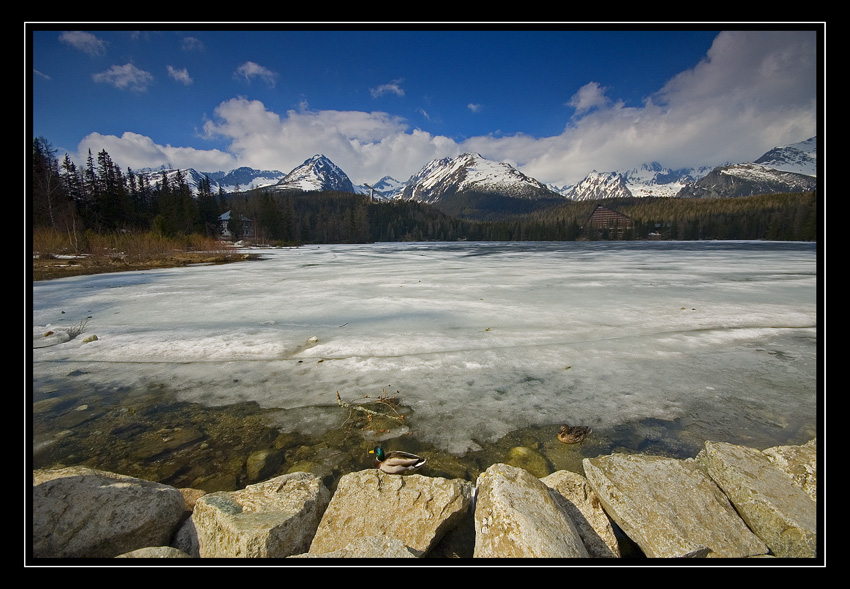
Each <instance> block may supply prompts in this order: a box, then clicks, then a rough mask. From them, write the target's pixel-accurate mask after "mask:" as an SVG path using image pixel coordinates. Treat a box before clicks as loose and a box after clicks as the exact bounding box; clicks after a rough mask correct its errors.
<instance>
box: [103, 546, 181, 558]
mask: <svg viewBox="0 0 850 589" xmlns="http://www.w3.org/2000/svg"><path fill="white" fill-rule="evenodd" d="M115 558H189V555H188V554H186V553H185V552H183V551H182V550H178V549H176V548H172V547H171V546H149V547H148V548H139V549H138V550H133V551H132V552H126V553H124V554H119V555H118V556H116V557H115Z"/></svg>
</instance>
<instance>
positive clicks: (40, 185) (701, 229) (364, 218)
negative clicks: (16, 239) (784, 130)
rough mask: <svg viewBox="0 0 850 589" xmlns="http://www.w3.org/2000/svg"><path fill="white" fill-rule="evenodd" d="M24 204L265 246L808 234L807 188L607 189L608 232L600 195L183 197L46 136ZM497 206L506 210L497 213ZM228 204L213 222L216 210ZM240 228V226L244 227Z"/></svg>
mask: <svg viewBox="0 0 850 589" xmlns="http://www.w3.org/2000/svg"><path fill="white" fill-rule="evenodd" d="M28 195H29V197H30V199H31V202H30V203H29V204H30V205H31V206H30V210H31V214H32V223H33V227H34V228H38V227H49V228H52V229H54V230H56V231H58V232H61V233H63V234H66V235H68V240H69V244H70V245H73V244H76V243H78V242H80V241H81V236H82V235H84V234H85V233H86V232H94V233H97V234H103V233H110V232H119V231H120V232H133V231H135V232H148V231H150V232H154V233H157V234H161V235H164V236H175V235H190V234H199V235H203V236H206V237H212V238H218V237H220V236H221V235H222V233H227V234H229V236H230V238H231V239H234V240H235V239H240V238H247V237H250V238H251V239H253V240H254V241H257V242H260V243H269V244H298V243H369V242H381V241H455V240H470V241H519V240H521V241H569V240H579V239H591V240H592V239H674V240H695V239H769V240H786V241H788V240H794V241H814V240H816V239H817V231H818V222H817V210H818V207H817V198H816V193H795V194H772V195H761V196H752V197H738V198H726V199H674V198H632V199H606V200H605V201H604V205H605V207H607V208H609V209H613V210H616V211H618V212H620V213H622V214H624V215H626V216H628V217H629V218H630V219H631V222H630V223H629V226H628V227H627V228H626V229H625V230H622V228H619V229H620V230H619V231H613V230H608V229H607V228H598V227H591V226H589V225H588V224H587V220H588V218H589V217H590V215H591V213H593V211H594V209H595V208H596V206H597V205H598V204H600V203H599V201H584V202H574V201H558V200H546V201H517V199H510V198H507V197H504V196H500V195H486V194H471V193H467V194H459V195H455V196H454V197H453V198H451V199H447V200H446V201H444V202H443V203H442V204H441V205H438V206H440V208H438V207H437V206H431V205H427V204H423V203H418V202H413V201H377V202H372V201H370V199H369V197H367V196H363V195H356V194H351V193H341V192H319V193H300V192H290V193H277V192H275V193H272V192H270V191H268V190H263V189H251V190H247V191H242V192H239V193H236V194H226V193H222V192H221V191H219V192H218V193H213V192H212V191H211V189H210V182H209V179H208V178H205V179H204V180H203V181H202V182H201V183H200V185H199V187H198V192H197V194H195V195H193V194H192V191H191V190H190V188H189V186H188V185H187V183H186V181H185V179H184V178H182V177H181V175H180V173H179V171H178V172H177V173H176V175H175V177H174V179H173V180H169V178H168V177H167V176H166V175H165V173H164V172H163V175H162V177H161V180H160V182H158V183H156V185H154V186H151V184H150V183H149V182H148V181H147V180H146V178H145V177H144V176H142V175H138V174H135V173H134V172H133V171H132V170H130V169H127V170H126V171H122V170H121V169H120V168H119V167H118V166H117V165H116V164H115V163H114V162H113V161H112V159H111V158H110V156H109V154H108V153H106V151H105V150H104V151H101V152H100V153H98V154H97V155H96V156H92V154H91V153H89V157H88V161H87V162H86V165H85V167H84V169H82V170H79V169H77V167H76V166H75V164H74V163H73V162H72V161H71V160H70V158H69V157H68V156H67V155H65V157H64V159H63V160H62V161H59V160H58V158H57V157H56V154H55V151H54V150H53V149H52V147H51V146H50V144H49V143H48V142H47V141H46V140H44V139H42V138H38V139H35V140H34V141H33V149H32V184H31V190H30V191H29V194H28ZM506 211H507V212H506ZM226 212H229V217H230V220H229V221H228V222H227V223H226V224H225V225H223V224H222V222H221V221H220V216H221V215H222V214H223V213H226ZM247 231H250V235H249V234H247V233H246V232H247Z"/></svg>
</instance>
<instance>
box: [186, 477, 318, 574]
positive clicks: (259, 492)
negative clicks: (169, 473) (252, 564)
mask: <svg viewBox="0 0 850 589" xmlns="http://www.w3.org/2000/svg"><path fill="white" fill-rule="evenodd" d="M329 500H330V491H328V489H327V487H325V485H324V484H323V483H322V481H321V480H320V479H319V478H318V477H316V476H315V475H312V474H309V473H305V472H296V473H292V474H286V475H282V476H279V477H276V478H273V479H270V480H268V481H265V482H262V483H257V484H255V485H248V486H247V487H245V488H244V489H241V490H239V491H232V492H227V491H218V492H215V493H209V494H207V495H204V496H203V497H201V498H200V499H198V501H197V502H196V503H195V509H194V511H193V512H192V517H191V518H190V520H189V521H187V523H186V524H185V525H184V529H183V530H181V533H183V532H184V530H189V531H194V535H195V540H196V546H197V555H198V556H200V557H201V558H231V557H233V558H236V557H241V558H246V557H268V558H280V557H285V556H290V555H293V554H300V553H302V552H306V551H307V549H308V548H309V546H310V541H311V540H312V538H313V534H314V533H315V531H316V528H317V527H318V525H319V521H320V520H321V518H322V514H323V513H324V511H325V509H326V507H327V505H328V501H329ZM186 545H191V548H190V549H189V550H190V552H192V553H194V551H195V542H193V541H188V540H186V539H185V538H183V539H182V540H181V544H180V547H181V548H182V547H183V546H186ZM183 549H184V550H185V549H186V548H183ZM193 555H194V554H193Z"/></svg>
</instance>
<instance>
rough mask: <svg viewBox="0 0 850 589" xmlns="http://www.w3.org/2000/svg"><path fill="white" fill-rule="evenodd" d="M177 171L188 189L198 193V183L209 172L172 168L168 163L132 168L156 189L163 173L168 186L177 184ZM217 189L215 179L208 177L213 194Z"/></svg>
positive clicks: (160, 182)
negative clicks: (156, 166)
mask: <svg viewBox="0 0 850 589" xmlns="http://www.w3.org/2000/svg"><path fill="white" fill-rule="evenodd" d="M178 172H179V174H180V176H182V181H183V183H185V184H186V186H188V187H189V190H190V191H191V193H192V194H198V185H199V184H200V182H201V180H203V178H204V176H209V174H204V173H203V172H198V171H197V170H195V169H194V168H180V169H178V168H172V167H171V166H170V165H165V166H161V167H159V168H142V169H140V170H133V173H134V174H135V175H136V176H144V177H145V179H146V180H147V183H148V184H149V185H150V187H151V188H153V189H157V188H158V187H159V186H161V185H162V177H163V175H165V177H166V180H167V182H168V184H169V186H172V187H174V186H177V184H178V182H179V181H180V180H179V179H178ZM218 189H219V184H218V182H216V181H215V180H213V179H212V177H210V190H211V191H212V193H213V194H217V193H218Z"/></svg>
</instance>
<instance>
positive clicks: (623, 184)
mask: <svg viewBox="0 0 850 589" xmlns="http://www.w3.org/2000/svg"><path fill="white" fill-rule="evenodd" d="M139 173H140V174H144V175H146V176H147V177H148V179H149V181H150V183H151V185H153V186H156V185H158V184H159V183H160V182H161V180H162V177H163V175H165V176H166V177H167V178H168V180H169V182H175V181H176V175H177V170H175V169H173V168H171V167H169V166H163V167H161V168H158V169H146V170H142V171H140V172H139ZM180 173H181V175H182V177H183V180H184V181H185V182H186V184H187V185H188V186H189V188H190V190H192V192H193V193H197V187H198V183H199V181H200V180H201V179H203V177H204V176H206V177H207V178H209V179H210V184H211V189H212V191H213V193H216V194H217V193H219V192H223V193H231V192H237V191H239V190H249V189H252V188H265V189H269V190H272V191H301V192H312V191H321V190H334V191H340V192H351V193H356V194H366V195H371V196H372V197H373V198H375V199H378V200H390V199H402V200H416V201H420V202H425V203H430V204H433V203H436V202H438V201H440V200H441V199H443V198H445V197H447V196H450V195H453V194H457V193H461V192H475V193H498V194H500V195H502V196H505V197H511V198H520V199H542V198H553V197H558V196H560V197H562V198H565V199H567V200H576V201H582V200H598V199H604V198H622V197H626V198H628V197H650V196H652V197H679V198H698V197H709V196H711V197H717V196H743V195H746V194H756V193H758V192H760V191H761V192H798V191H807V190H814V189H815V188H816V186H817V137H812V138H810V139H808V140H806V141H802V142H799V143H795V144H791V145H786V146H782V147H775V148H773V149H771V150H769V151H768V152H766V153H765V154H763V155H762V156H760V157H759V158H758V159H756V160H754V161H753V162H747V163H739V164H728V165H725V166H720V167H716V168H714V169H711V168H708V167H695V168H682V169H677V170H671V169H668V168H664V167H663V166H661V164H659V163H658V162H651V163H647V164H643V165H641V166H639V167H636V168H633V169H630V170H624V171H612V172H597V171H596V170H593V171H591V172H590V173H589V174H588V175H587V176H586V177H585V178H584V179H583V180H582V181H581V182H579V183H577V184H575V185H572V186H565V187H561V188H558V187H555V186H546V185H544V184H543V183H541V182H539V181H538V180H536V179H534V178H531V177H529V176H526V175H525V174H523V173H522V172H520V171H519V170H517V169H516V168H514V167H513V166H511V165H510V164H508V163H505V162H495V161H492V160H488V159H486V158H484V157H482V156H481V155H480V154H477V153H476V154H473V153H464V154H461V155H458V156H456V157H446V158H439V159H435V160H432V161H430V162H428V163H427V164H426V165H425V166H423V168H422V169H421V170H420V171H419V172H417V173H416V174H414V175H413V176H411V177H410V178H409V179H408V180H407V181H399V180H397V179H395V178H392V177H390V176H385V177H383V178H381V180H379V181H378V182H376V183H374V184H372V185H369V184H359V185H354V184H353V183H352V182H351V180H350V178H349V177H348V176H347V175H346V174H345V172H344V171H343V170H342V169H340V168H339V167H338V166H336V165H335V164H334V163H333V162H332V161H331V160H330V159H328V158H327V157H326V156H324V155H322V154H316V155H314V156H313V157H311V158H308V159H307V160H305V161H304V163H302V164H301V165H299V166H297V167H296V168H294V169H293V170H292V171H290V172H289V173H288V174H284V173H283V172H279V171H276V170H254V169H252V168H248V167H242V168H237V169H236V170H231V171H230V172H213V173H202V172H198V171H196V170H194V169H191V168H189V169H183V170H180Z"/></svg>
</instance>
